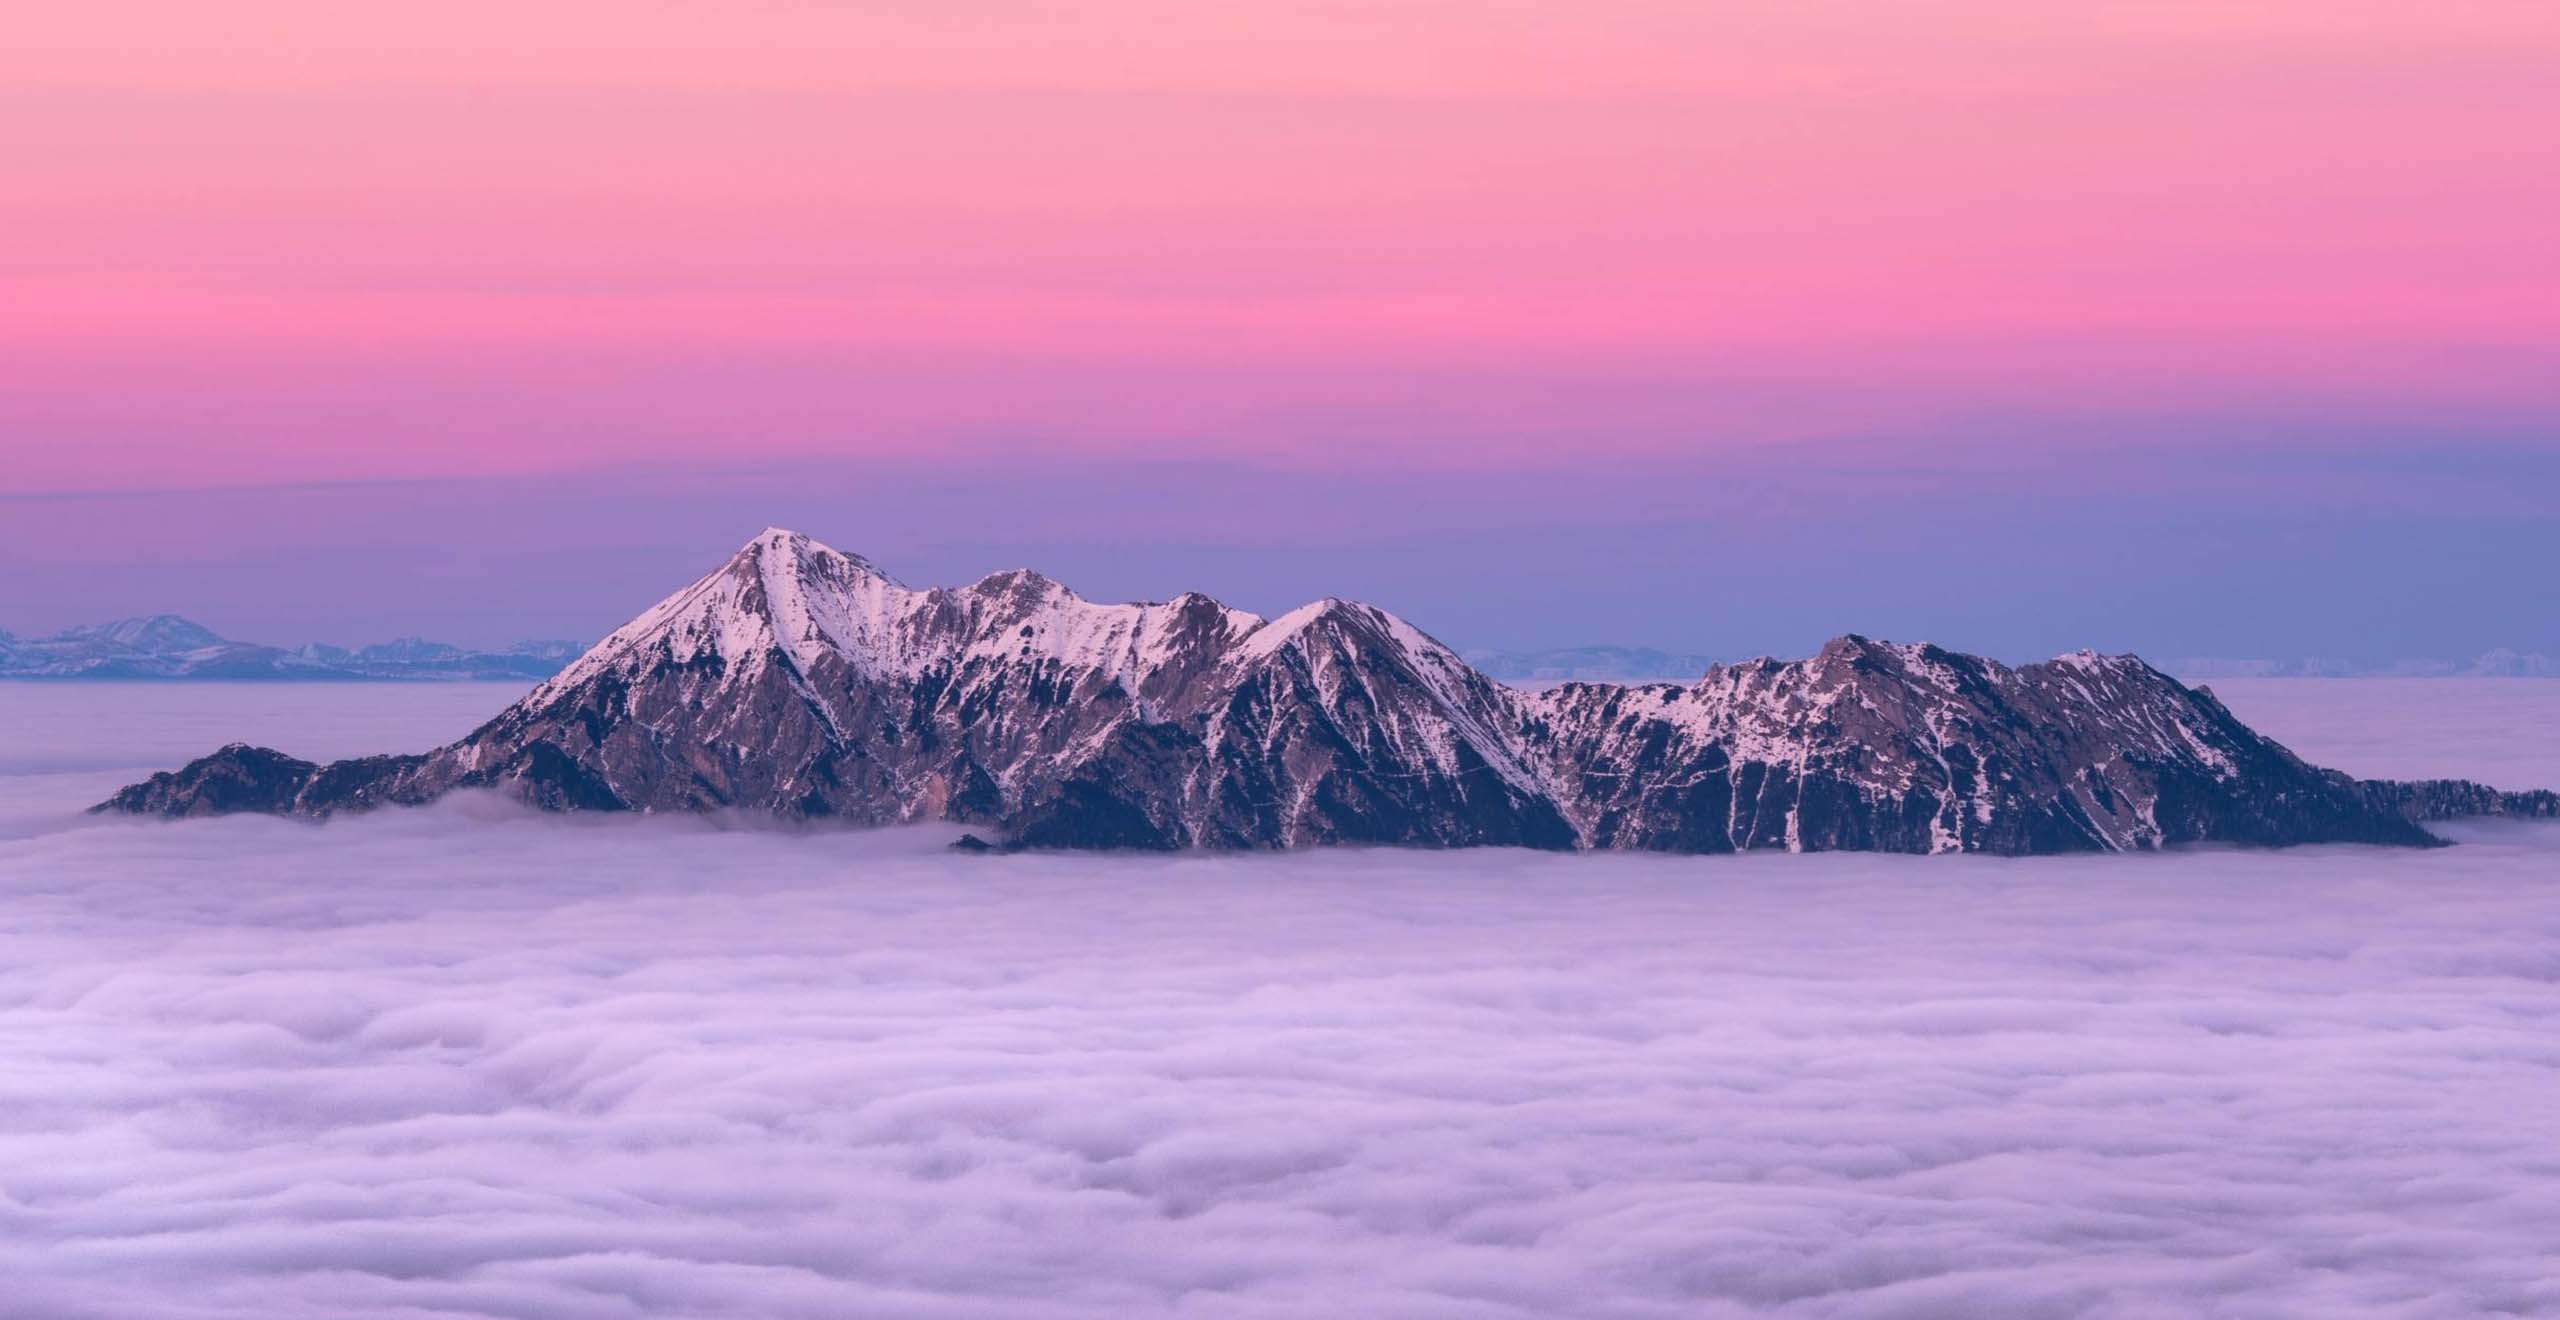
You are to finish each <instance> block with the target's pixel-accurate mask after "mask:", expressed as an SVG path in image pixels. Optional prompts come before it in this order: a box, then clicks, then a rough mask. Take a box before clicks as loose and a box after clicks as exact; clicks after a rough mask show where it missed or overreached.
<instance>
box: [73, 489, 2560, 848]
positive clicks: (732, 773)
mask: <svg viewBox="0 0 2560 1320" xmlns="http://www.w3.org/2000/svg"><path fill="white" fill-rule="evenodd" d="M457 788H490V789H495V790H498V791H500V792H503V793H506V794H509V795H512V796H515V797H518V798H520V799H523V800H525V801H527V802H530V803H533V804H535V805H538V806H543V807H549V808H557V809H580V810H648V811H669V810H701V809H710V808H747V809H752V810H759V811H768V812H773V813H777V814H781V815H785V816H792V817H828V818H837V819H843V820H849V821H853V822H858V823H868V824H877V823H887V822H893V821H907V820H951V821H961V822H967V823H971V824H976V825H982V826H985V827H989V828H990V829H992V830H994V831H997V832H1000V833H1002V834H1003V835H1004V836H1005V837H1006V838H1007V840H1008V841H1009V842H1012V843H1014V844H1018V845H1024V846H1104V847H1133V848H1177V847H1211V848H1258V847H1295V846H1302V845H1309V844H1320V843H1394V844H1415V845H1426V846H1462V845H1476V844H1510V845H1520V846H1527V847H1538V848H1576V847H1588V848H1642V849H1658V850H1680V851H1705V852H1713V851H1725V850H1733V849H1753V848H1785V849H1790V850H1797V849H1826V848H1860V849H1881V850H1892V851H1906V852H1933V851H1959V850H1961V851H1984V852H2002V853H2027V852H2062V851H2087V850H2111V849H2128V848H2149V847H2159V846H2163V845H2167V844H2173V843H2181V842H2189V841H2197V840H2222V841H2229V842H2240V843H2260V844H2281V843H2297V842H2311V841H2318V840H2355V841H2369V842H2380V843H2405V844H2418V843H2427V842H2431V841H2432V839H2431V836H2429V835H2428V834H2427V833H2426V831H2425V830H2424V829H2423V828H2422V827H2421V826H2420V825H2419V824H2417V823H2416V822H2417V820H2418V819H2420V818H2425V817H2430V816H2433V815H2441V814H2453V813H2456V812H2461V813H2468V812H2471V811H2476V810H2495V811H2516V812H2536V813H2546V814H2547V813H2548V812H2550V811H2552V810H2555V809H2560V800H2555V799H2552V798H2551V797H2550V795H2548V794H2543V795H2538V796H2537V795H2531V794H2507V795H2502V794H2498V793H2496V792H2494V791H2493V790H2487V789H2482V788H2479V787H2478V786H2476V785H2465V786H2460V788H2458V789H2446V788H2439V787H2430V786H2423V785H2421V786H2408V785H2368V784H2361V783H2359V782H2357V781H2354V780H2351V779H2348V778H2347V777H2345V776H2343V775H2338V774H2334V773H2331V772H2326V771H2321V770H2318V769H2315V768H2313V767H2311V766H2308V765H2305V764H2304V763H2302V762H2301V761H2300V760H2298V759H2296V758H2295V757H2294V756H2293V755H2292V754H2291V753H2289V752H2287V751H2285V750H2284V749H2283V748H2282V747H2279V746H2277V745H2276V744H2275V743H2273V742H2270V741H2268V740H2267V739H2264V738H2262V737H2259V736H2258V735H2257V734H2255V733H2253V732H2251V731H2250V730H2248V729H2247V728H2246V727H2245V726H2243V725H2241V724H2240V723H2239V721H2237V720H2235V719H2233V718H2232V717H2231V715H2230V713H2229V712H2228V711H2226V710H2224V709H2223V708H2222V707H2221V705H2220V704H2219V703H2217V702H2215V701H2214V700H2213V699H2212V697H2211V696H2210V694H2208V693H2204V692H2200V691H2191V690H2189V689H2187V688H2185V687H2182V686H2180V685H2179V684H2178V683H2177V682H2176V681H2174V680H2172V679H2170V678H2168V677H2166V676H2164V675H2162V674H2160V673H2158V672H2157V671H2155V670H2153V669H2151V668H2150V667H2149V666H2147V665H2144V664H2143V663H2142V662H2141V661H2139V660H2135V659H2132V658H2130V657H2115V658H2108V657H2100V656H2095V655H2089V654H2085V653H2084V654H2080V655H2074V656H2066V657H2063V658H2062V659H2060V660H2056V661H2052V662H2049V663H2046V664H2041V665H2027V666H2022V667H2020V668H2016V669H2010V668H2006V667H2003V666H2001V665H1997V664H1994V663H1992V662H1989V661H1985V660H1980V659H1976V658H1973V657H1969V656H1961V655H1955V654H1953V653H1950V652H1946V651H1942V650H1939V649H1937V648H1935V647H1929V646H1890V645H1886V644H1882V643H1877V642H1871V641H1868V640H1866V639H1864V638H1858V637H1844V638H1841V639H1839V640H1837V641H1834V642H1832V643H1831V644H1830V645H1828V646H1826V647H1824V648H1823V650H1822V652H1821V653H1820V654H1818V655H1816V656H1814V657H1812V658H1811V659H1807V660H1802V661H1792V662H1780V661H1775V660H1759V661H1753V662H1751V663H1749V664H1744V665H1735V666H1726V667H1717V668H1713V669H1710V670H1709V671H1708V672H1707V673H1706V674H1705V676H1704V677H1703V678H1701V679H1700V680H1699V681H1697V682H1695V683H1691V684H1686V685H1683V684H1674V683H1661V684H1647V685H1636V686H1615V685H1601V684H1587V683H1576V684H1567V685H1565V686H1563V687H1560V688H1556V689H1554V690H1551V691H1547V692H1540V693H1531V692H1524V691H1520V690H1517V689H1513V688H1510V687H1506V686H1503V685H1501V684H1499V683H1496V682H1494V681H1492V680H1491V679H1488V678H1486V677H1485V676H1483V675H1482V674H1480V673H1478V672H1477V671H1476V670H1474V669H1473V668H1470V667H1469V666H1468V665H1467V664H1466V663H1465V662H1464V661H1463V660H1461V659H1460V658H1459V657H1458V656H1457V655H1456V654H1455V653H1453V652H1451V651H1450V650H1449V649H1448V648H1447V647H1445V646H1443V645H1441V644H1440V643H1439V642H1437V641H1435V640H1433V639H1432V638H1431V637H1429V636H1427V635H1426V634H1424V633H1423V632H1421V631H1420V630H1419V629H1416V628H1415V627H1413V626H1412V625H1411V624H1408V623H1406V622H1405V621H1403V620H1401V619H1399V618H1397V617H1395V616H1394V615H1392V614H1389V613H1387V612H1385V611H1383V610H1379V609H1377V608H1375V607H1372V606H1367V605H1361V604H1356V603H1352V602H1348V601H1342V600H1333V599H1327V600H1323V601H1318V602H1316V603H1314V604H1311V605H1306V606H1303V607H1300V608H1299V609H1296V610H1292V611H1290V612H1289V613H1287V614H1284V615H1281V616H1279V617H1277V618H1270V619H1265V618H1262V617H1260V616H1258V615H1254V614H1250V613H1247V612H1245V611H1242V610H1236V609H1231V608H1229V607H1227V606H1224V605H1221V604H1219V603H1218V602H1217V601H1214V600H1211V599H1209V598H1208V597H1206V596H1200V595H1185V596H1181V597H1178V598H1176V599H1174V600H1172V601H1168V602H1163V603H1149V604H1127V605H1112V604H1097V603H1094V602H1089V601H1086V600H1084V599H1082V598H1080V597H1078V596H1077V595H1076V594H1075V593H1074V592H1072V591H1069V590H1068V589H1067V588H1065V587H1064V586H1061V585H1059V584H1058V583H1056V582H1053V581H1050V580H1049V579H1047V578H1044V577H1041V576H1040V575H1038V574H1036V573H1030V572H1009V573H999V574H996V575H994V576H991V577H988V578H985V579H982V580H980V581H978V582H975V583H972V584H970V585H968V586H965V587H956V588H946V587H936V588H931V589H923V590H919V589H913V588H909V587H906V586H903V585H901V584H899V583H898V582H896V581H895V580H893V579H891V578H890V577H889V576H888V575H886V574H885V573H882V572H881V571H880V570H879V569H877V568H875V567H873V566H872V565H871V564H870V563H868V562H867V561H865V560H863V559H861V558H859V557H856V556H853V555H848V554H844V553H842V552H839V551H836V550H833V549H830V548H828V547H826V546H823V545H820V544H818V543H817V542H815V541H812V540H810V539H809V538H808V537H805V536H801V535H798V534H796V533H792V532H787V531H782V530H779V529H773V530H768V531H766V532H765V533H763V534H762V535H760V536H758V537H756V538H755V539H754V540H753V541H750V542H749V543H748V544H747V545H746V546H745V547H743V548H742V549H740V550H739V551H738V552H737V553H736V554H735V555H734V556H732V557H731V558H730V559H729V561H728V562H727V563H726V564H724V565H722V566H721V567H720V568H719V569H717V570H716V571H714V572H712V573H711V574H709V575H708V576H706V577H704V578H702V579H701V580H700V581H697V582H695V583H693V584H692V585H691V586H688V587H686V588H685V589H684V590H682V591H679V592H677V593H676V594H675V595H673V596H670V597H668V598H667V599H666V600H664V601H662V602H660V603H659V604H658V605H657V606H655V607H653V608H651V609H650V610H648V611H647V612H645V613H643V614H642V615H641V616H640V617H638V618H636V619H634V620H632V621H631V622H630V623H629V624H627V625H625V626H624V627H622V628H621V629H618V630H617V631H615V632H614V634H613V635H612V636H610V637H608V638H606V639H605V640H604V641H603V642H601V643H599V644H598V645H597V646H596V647H594V648H593V649H592V650H590V651H588V652H587V653H586V654H585V655H583V656H581V657H579V659H578V660H577V661H576V662H575V663H573V664H571V665H570V666H569V667H568V668H566V669H564V670H562V671H561V672H560V673H558V674H557V675H555V676H554V677H552V678H551V679H549V680H548V681H546V682H544V683H543V684H542V685H541V686H539V687H537V688H536V689H534V691H533V692H531V693H529V694H528V695H527V696H525V697H524V698H523V699H522V700H520V701H518V702H517V703H515V704H514V705H512V706H510V707H508V708H507V709H506V710H504V711H502V712H500V713H499V714H498V715H497V716H496V717H495V718H494V719H492V720H490V721H489V722H488V723H487V724H485V725H483V726H482V727H481V728H480V729H478V730H476V731H474V732H473V733H472V734H471V735H470V736H469V737H467V738H465V739H463V740H462V741H460V742H457V743H454V744H452V745H450V746H446V747H442V748H438V749H436V750H434V751H431V752H427V753H424V754H420V755H414V756H399V757H375V758H369V759H366V760H361V761H351V762H339V763H336V764H333V765H327V766H316V765H312V764H310V763H308V762H303V761H297V760H293V759H292V758H290V757H286V756H284V755H283V754H281V753H278V752H272V751H267V750H265V749H259V748H250V747H245V746H236V745H235V746H233V747H229V748H225V749H223V750H222V751H221V752H218V753H216V754H215V755H213V756H211V757H207V758H205V759H204V760H201V761H198V762H196V763H194V764H192V765H190V766H188V767H186V768H185V769H183V770H181V771H178V772H175V773H172V774H164V775H159V776H155V777H154V778H153V779H152V780H150V781H149V782H147V783H143V784H138V785H135V786H133V787H132V788H129V789H127V790H125V791H124V792H122V793H120V794H118V795H117V796H116V797H115V798H114V799H113V800H111V801H110V802H109V803H106V804H103V805H102V809H119V810H126V811H137V812H149V813H155V814H165V815H193V814H205V813H210V812H217V811H233V810H259V811H277V812H289V813H295V814H308V815H321V814H327V813H330V812H334V811H338V810H344V809H349V808H355V807H364V806H371V805H377V804H384V803H416V802H424V801H427V800H430V799H432V798H435V797H437V796H439V795H441V794H443V793H445V792H448V791H451V790H453V789H457Z"/></svg>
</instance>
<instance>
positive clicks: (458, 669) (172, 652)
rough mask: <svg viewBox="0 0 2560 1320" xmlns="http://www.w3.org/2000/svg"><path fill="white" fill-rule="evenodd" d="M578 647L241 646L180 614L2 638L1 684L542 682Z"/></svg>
mask: <svg viewBox="0 0 2560 1320" xmlns="http://www.w3.org/2000/svg"><path fill="white" fill-rule="evenodd" d="M578 651H579V646H578V644H577V643H576V642H518V643H517V644H515V645H514V646H510V647H508V648H506V649H505V650H501V651H474V650H469V649H467V648H464V647H459V646H451V645H448V644H446V643H443V642H430V641H427V640H426V639H424V638H419V637H404V638H401V639H399V640H398V641H391V642H382V643H378V644H376V645H373V646H362V647H343V646H328V645H324V644H321V643H317V642H314V643H312V644H310V645H307V646H299V647H292V648H286V647H281V646H261V645H259V644H257V643H255V642H237V641H233V640H231V639H229V638H227V637H223V636H222V635H220V634H218V633H216V632H214V631H213V630H212V629H210V628H207V627H205V626H204V625H202V624H199V623H195V622H192V621H190V620H187V619H183V618H180V617H179V616H177V615H175V614H152V615H146V616H142V617H139V618H131V619H117V620H115V621H113V622H110V623H101V624H93V625H90V626H88V627H85V628H72V629H68V630H66V631H63V632H58V633H55V634H53V635H51V636H49V637H32V638H21V637H15V636H12V635H10V634H8V633H6V632H0V678H21V679H229V680H235V681H236V680H256V681H270V680H291V681H329V680H340V679H354V680H371V681H414V680H422V679H448V680H460V679H526V680H532V679H539V678H548V677H550V676H551V675H553V674H556V673H558V672H560V667H561V666H562V665H564V664H567V663H568V662H569V661H570V659H572V658H573V657H575V656H576V655H577V654H578Z"/></svg>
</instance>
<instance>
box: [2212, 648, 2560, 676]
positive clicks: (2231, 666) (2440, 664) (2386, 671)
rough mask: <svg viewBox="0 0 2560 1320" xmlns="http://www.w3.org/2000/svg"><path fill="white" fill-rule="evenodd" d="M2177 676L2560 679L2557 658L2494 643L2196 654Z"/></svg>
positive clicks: (2559, 666)
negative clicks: (2458, 656) (2395, 655)
mask: <svg viewBox="0 0 2560 1320" xmlns="http://www.w3.org/2000/svg"><path fill="white" fill-rule="evenodd" d="M2170 671H2171V672H2173V673H2175V674H2177V675H2178V676H2179V677H2181V678H2189V679H2199V680H2208V681H2209V680H2212V679H2217V678H2560V659H2554V658H2553V657H2551V656H2548V655H2544V654H2543V653H2541V652H2540V651H2518V650H2515V649H2513V648H2512V647H2504V646H2501V647H2495V648H2493V649H2491V650H2487V651H2483V652H2481V653H2480V654H2478V655H2476V656H2473V657H2472V658H2470V659H2468V660H2394V661H2391V662H2389V663H2387V664H2367V663H2362V662H2358V661H2354V660H2337V659H2323V658H2320V657H2317V656H2308V657H2303V658H2299V659H2291V660H2232V659H2220V658H2213V657H2197V658H2194V659H2188V660H2179V661H2175V662H2173V663H2172V664H2171V665H2170Z"/></svg>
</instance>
